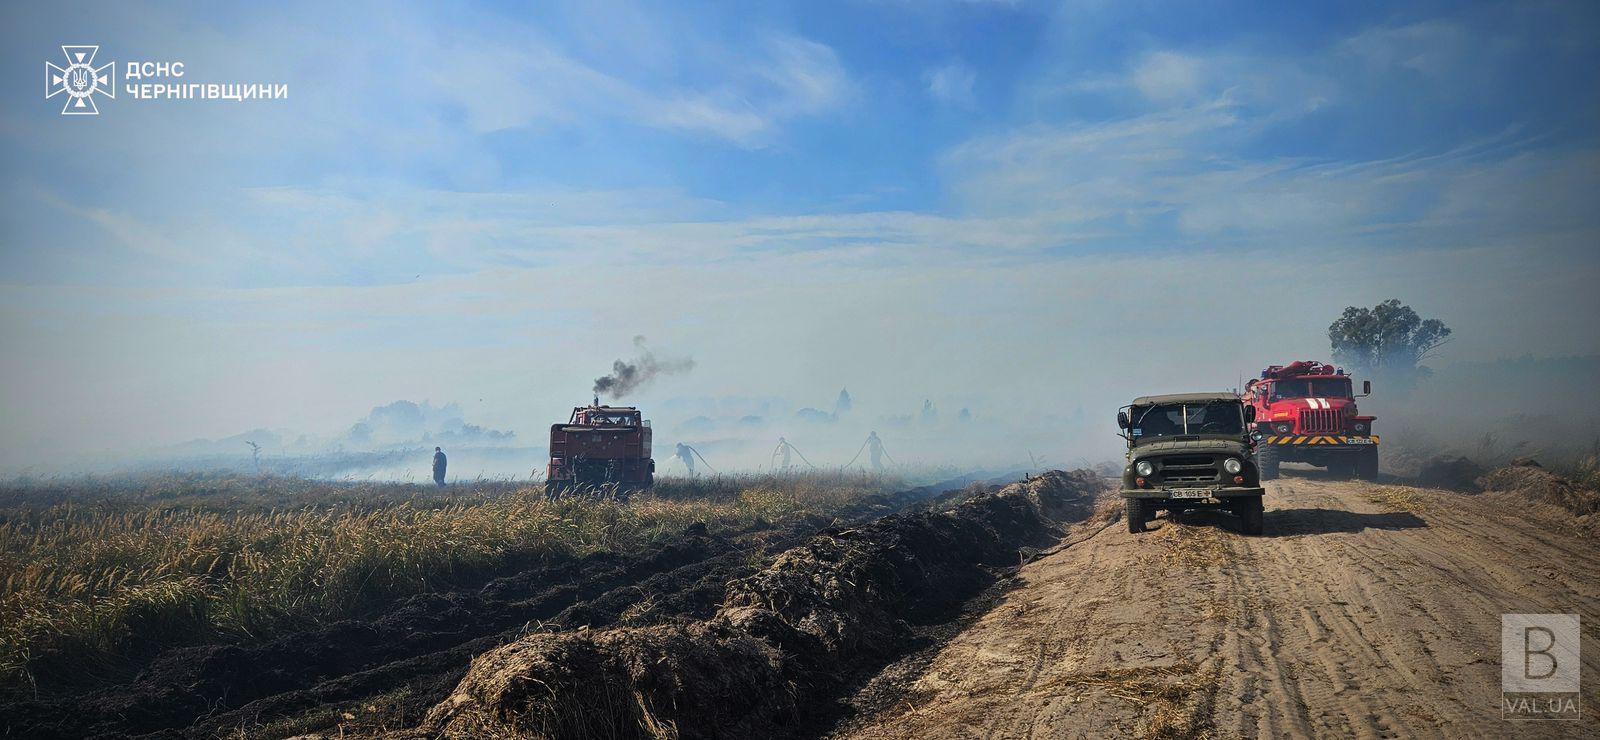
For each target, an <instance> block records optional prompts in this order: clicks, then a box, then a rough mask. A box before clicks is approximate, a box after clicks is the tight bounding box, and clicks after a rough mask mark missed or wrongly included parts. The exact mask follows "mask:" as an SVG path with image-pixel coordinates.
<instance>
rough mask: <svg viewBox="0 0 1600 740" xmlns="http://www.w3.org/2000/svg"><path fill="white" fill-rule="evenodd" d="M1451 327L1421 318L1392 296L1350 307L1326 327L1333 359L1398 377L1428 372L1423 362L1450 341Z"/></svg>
mask: <svg viewBox="0 0 1600 740" xmlns="http://www.w3.org/2000/svg"><path fill="white" fill-rule="evenodd" d="M1449 337H1450V327H1448V326H1445V325H1444V322H1443V321H1440V320H1438V319H1423V318H1422V317H1421V316H1418V315H1417V312H1416V311H1415V310H1413V309H1412V308H1411V307H1410V306H1407V305H1405V304H1403V303H1401V302H1400V300H1399V299H1398V298H1391V299H1389V300H1387V301H1384V302H1382V303H1379V304H1378V305H1376V306H1373V307H1372V308H1360V307H1357V306H1350V307H1348V308H1346V309H1345V310H1344V313H1343V314H1342V315H1340V316H1339V318H1338V320H1336V321H1334V322H1333V324H1332V325H1330V326H1329V327H1328V340H1329V341H1330V342H1332V343H1333V358H1334V360H1336V361H1338V362H1339V363H1341V364H1344V365H1349V366H1351V367H1354V368H1358V369H1361V370H1364V371H1367V372H1370V373H1378V374H1386V375H1391V376H1399V377H1403V378H1406V377H1414V376H1416V375H1418V374H1424V375H1425V374H1427V373H1428V372H1429V370H1428V368H1427V367H1425V366H1423V365H1422V361H1423V360H1426V359H1428V358H1429V357H1432V356H1433V352H1434V350H1436V349H1438V348H1439V346H1440V345H1442V344H1444V343H1445V342H1447V341H1449Z"/></svg>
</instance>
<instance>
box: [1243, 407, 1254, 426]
mask: <svg viewBox="0 0 1600 740" xmlns="http://www.w3.org/2000/svg"><path fill="white" fill-rule="evenodd" d="M1255 420H1256V407H1254V406H1246V407H1244V423H1246V424H1251V423H1254V422H1255Z"/></svg>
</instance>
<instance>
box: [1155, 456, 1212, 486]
mask: <svg viewBox="0 0 1600 740" xmlns="http://www.w3.org/2000/svg"><path fill="white" fill-rule="evenodd" d="M1216 480H1217V460H1216V458H1215V457H1213V456H1211V455H1184V456H1181V457H1168V458H1163V459H1162V460H1161V482H1162V483H1211V482H1214V481H1216Z"/></svg>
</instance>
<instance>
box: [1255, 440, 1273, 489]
mask: <svg viewBox="0 0 1600 740" xmlns="http://www.w3.org/2000/svg"><path fill="white" fill-rule="evenodd" d="M1256 467H1257V468H1259V469H1260V470H1261V480H1277V479H1278V450H1277V449H1276V448H1274V447H1273V446H1272V445H1262V446H1261V447H1260V449H1257V450H1256Z"/></svg>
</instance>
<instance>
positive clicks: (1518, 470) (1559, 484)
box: [1477, 463, 1600, 531]
mask: <svg viewBox="0 0 1600 740" xmlns="http://www.w3.org/2000/svg"><path fill="white" fill-rule="evenodd" d="M1477 483H1478V486H1479V487H1481V488H1482V489H1483V490H1484V492H1485V493H1491V494H1501V495H1510V496H1517V497H1520V498H1524V499H1527V500H1530V501H1533V502H1536V503H1542V504H1549V505H1552V506H1558V507H1560V508H1562V509H1564V510H1565V511H1566V512H1568V513H1570V514H1572V515H1574V516H1576V517H1578V519H1579V521H1580V523H1581V524H1584V525H1586V527H1585V528H1587V529H1589V530H1590V531H1594V530H1596V529H1600V516H1597V514H1600V491H1596V490H1594V489H1592V488H1584V487H1582V486H1579V485H1577V484H1575V483H1573V482H1572V481H1570V480H1567V479H1566V478H1563V477H1561V476H1559V475H1556V474H1555V473H1552V472H1550V471H1548V470H1545V469H1544V468H1542V467H1540V466H1539V464H1538V463H1526V464H1522V465H1512V466H1510V467H1504V468H1498V469H1496V470H1492V471H1490V472H1489V473H1488V474H1487V475H1484V476H1483V477H1482V478H1479V479H1478V481H1477Z"/></svg>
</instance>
